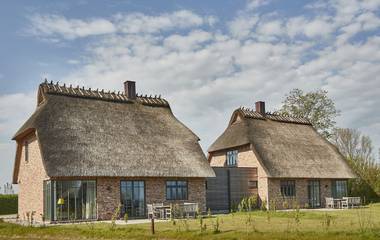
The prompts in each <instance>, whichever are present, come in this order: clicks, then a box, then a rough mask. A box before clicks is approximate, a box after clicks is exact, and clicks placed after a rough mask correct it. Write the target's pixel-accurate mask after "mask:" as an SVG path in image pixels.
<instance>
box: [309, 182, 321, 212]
mask: <svg viewBox="0 0 380 240" xmlns="http://www.w3.org/2000/svg"><path fill="white" fill-rule="evenodd" d="M308 195H309V205H310V207H311V208H318V207H320V206H321V197H320V183H319V180H309V183H308Z"/></svg>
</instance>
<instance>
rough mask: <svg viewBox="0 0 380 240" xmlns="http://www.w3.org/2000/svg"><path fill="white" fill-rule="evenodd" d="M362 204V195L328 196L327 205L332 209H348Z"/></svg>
mask: <svg viewBox="0 0 380 240" xmlns="http://www.w3.org/2000/svg"><path fill="white" fill-rule="evenodd" d="M360 206H361V199H360V197H343V198H326V207H327V208H332V209H348V208H357V207H360Z"/></svg>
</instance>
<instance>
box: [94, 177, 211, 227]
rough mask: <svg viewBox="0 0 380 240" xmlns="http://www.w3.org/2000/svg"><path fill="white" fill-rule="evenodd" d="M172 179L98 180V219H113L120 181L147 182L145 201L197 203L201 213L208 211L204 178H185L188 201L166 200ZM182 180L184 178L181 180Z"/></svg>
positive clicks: (117, 201) (147, 202) (149, 202)
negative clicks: (168, 182)
mask: <svg viewBox="0 0 380 240" xmlns="http://www.w3.org/2000/svg"><path fill="white" fill-rule="evenodd" d="M171 179H172V178H98V179H97V205H98V219H102V220H104V219H111V218H112V214H113V213H114V212H115V210H116V208H117V206H118V205H119V204H120V181H121V180H143V181H144V182H145V201H146V204H151V203H164V204H170V203H180V202H196V203H198V204H199V207H200V209H201V211H205V210H206V188H205V179H203V178H187V179H186V178H185V179H183V180H187V182H188V200H183V201H173V200H166V180H171ZM181 180H182V178H181Z"/></svg>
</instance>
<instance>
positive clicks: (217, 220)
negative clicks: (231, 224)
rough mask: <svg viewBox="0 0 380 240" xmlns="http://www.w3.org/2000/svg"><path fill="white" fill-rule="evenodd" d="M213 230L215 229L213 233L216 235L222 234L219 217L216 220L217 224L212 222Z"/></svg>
mask: <svg viewBox="0 0 380 240" xmlns="http://www.w3.org/2000/svg"><path fill="white" fill-rule="evenodd" d="M212 228H213V231H212V232H213V233H214V234H216V233H220V225H219V218H218V217H217V218H216V219H215V222H214V221H212Z"/></svg>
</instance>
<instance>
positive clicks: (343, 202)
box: [340, 197, 348, 209]
mask: <svg viewBox="0 0 380 240" xmlns="http://www.w3.org/2000/svg"><path fill="white" fill-rule="evenodd" d="M340 206H341V208H346V209H347V208H348V198H346V197H344V198H343V199H342V200H341V201H340Z"/></svg>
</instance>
